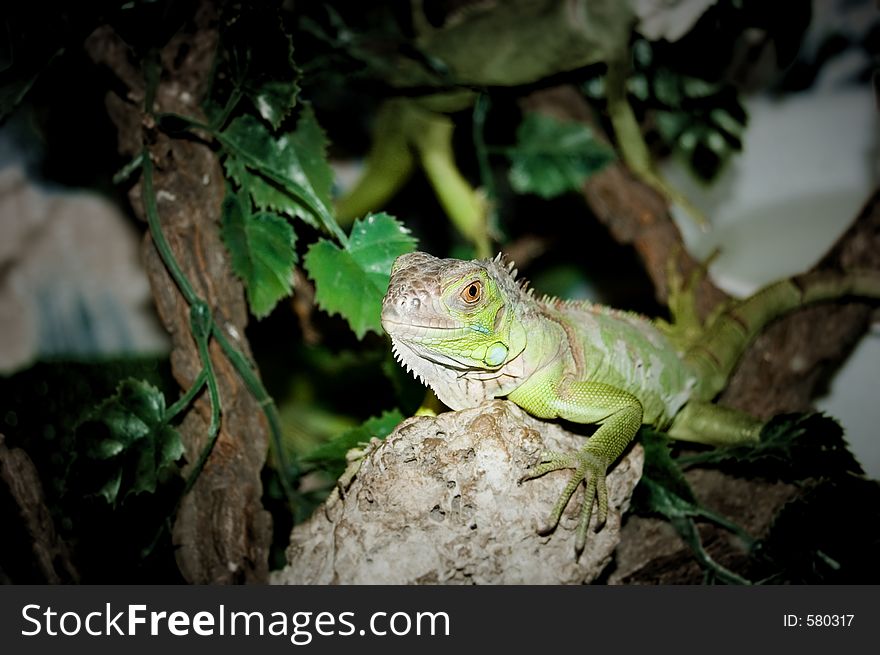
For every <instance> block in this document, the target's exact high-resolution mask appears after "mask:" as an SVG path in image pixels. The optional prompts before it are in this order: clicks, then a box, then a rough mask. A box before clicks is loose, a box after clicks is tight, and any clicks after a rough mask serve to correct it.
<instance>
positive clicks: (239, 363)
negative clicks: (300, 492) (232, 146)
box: [140, 56, 344, 502]
mask: <svg viewBox="0 0 880 655" xmlns="http://www.w3.org/2000/svg"><path fill="white" fill-rule="evenodd" d="M144 76H145V79H146V92H145V109H146V112H147V113H148V114H149V115H151V116H153V117H154V118H159V119H160V118H161V116H163V114H155V113H153V112H152V105H153V103H154V100H155V94H156V88H157V85H158V79H159V78H158V66H157V63H156V60H155V56H152V57H148V58H147V60H146V61H145V65H144ZM175 118H178V119H180V120H182V121H184V122H185V123H186V124H187V125H189V126H191V127H195V128H199V129H203V130H206V131H207V132H208V133H210V134H212V135H213V136H215V137H217V138H218V140H220V141H221V143H222V142H223V141H222V137H221V135H219V134H217V133H216V132H215V130H213V129H212V128H211V127H210V126H208V125H205V124H203V123H200V122H199V121H196V120H193V119H190V118H188V117H185V116H175ZM140 165H141V168H142V175H143V187H142V190H141V198H142V201H143V204H144V212H145V214H146V216H147V224H148V226H149V230H150V235H151V237H152V239H153V243H154V244H155V246H156V250H157V252H158V253H159V257H160V258H161V259H162V262H163V264H164V265H165V267H166V269H167V270H168V272H169V274H170V275H171V277H172V279H173V280H174V282H175V284H176V285H177V288H178V289H179V290H180V292H181V294H182V295H183V297H184V299H185V300H186V302H187V304H188V305H189V306H190V328H191V331H192V335H193V338H194V340H195V342H196V345H197V347H198V351H199V359H200V360H201V362H202V366H203V368H202V370H201V371H200V372H199V375H198V376H197V377H196V379H195V381H194V382H193V384H192V385H191V386H190V389H189V390H188V391H187V392H186V393H185V394H184V395H183V396H182V397H181V398H180V399H179V400H178V401H177V402H175V403H174V404H173V405H172V406H171V407H170V408H169V410H168V411H167V412H166V417H167V418H172V417H174V416H176V415H177V414H178V413H179V412H180V411H182V410H183V409H184V408H185V407H187V406H188V405H189V404H190V402H191V401H192V400H193V398H195V396H196V395H197V394H198V393H199V391H201V389H202V388H203V387H204V386H205V385H206V384H207V387H208V392H209V395H210V399H211V423H210V426H209V428H208V442H207V444H206V445H205V447H204V448H202V451H201V452H200V454H199V458H198V460H197V461H196V463H195V466H194V467H193V469H192V471H191V472H190V474H189V475H188V476H187V480H186V483H185V486H184V490H183V493H182V494H181V498H182V497H183V496H185V495H186V494H187V493H188V492H189V491H190V490H191V489H192V487H193V485H195V483H196V481H197V479H198V477H199V475H200V474H201V472H202V470H203V469H204V466H205V464H206V462H207V461H208V458H209V457H210V455H211V452H212V451H213V449H214V445H215V443H216V441H217V436H218V435H219V432H220V423H221V419H222V405H221V400H220V392H219V388H218V385H217V378H216V375H215V373H214V366H213V362H212V360H211V353H210V348H209V341H210V339H211V338H212V337H213V338H215V339H216V340H217V342H218V344H219V345H220V347H221V349H222V350H223V352H224V354H225V355H226V357H227V359H229V361H230V362H231V363H232V365H233V367H234V368H235V370H236V371H237V372H238V374H239V376H241V378H242V380H243V381H244V383H245V386H247V388H248V390H249V392H250V393H251V395H252V396H254V398H255V399H256V400H257V402H258V403H259V404H260V407H261V409H262V410H263V413H264V415H265V416H266V419H267V422H268V424H269V430H270V434H271V438H272V444H273V446H274V448H275V450H276V456H277V457H278V462H279V472H280V476H279V477H280V478H281V482H282V486H283V487H284V490H285V493H286V495H287V497H288V501H291V502H292V499H293V489H292V485H291V483H290V480H289V478H288V473H289V471H288V468H287V464H286V458H285V455H284V449H283V442H282V437H281V422H280V420H279V417H278V413H277V410H276V408H275V404H274V402H273V401H272V398H271V397H270V396H269V394H268V392H267V391H266V389H265V387H264V386H263V384H262V382H261V381H260V379H259V377H258V376H257V374H256V372H255V370H254V368H253V366H252V364H251V363H250V361H249V360H248V359H247V358H246V357H245V356H244V355H243V354H242V353H241V352H240V351H239V350H238V349H237V348H236V347H235V346H233V345H232V344H231V343H230V342H229V340H228V339H226V337H225V335H224V334H223V332H222V331H221V330H220V329H219V327H218V325H217V323H216V321H215V319H214V317H213V316H212V314H211V310H210V307H209V306H208V304H207V302H205V300H203V299H202V298H201V297H200V296H199V295H198V294H197V293H196V292H195V290H194V289H193V287H192V285H191V284H190V282H189V279H187V277H186V275H185V274H184V273H183V271H182V270H181V268H180V265H179V264H178V262H177V259H176V258H175V256H174V253H173V251H172V250H171V246H170V245H169V244H168V241H167V239H166V238H165V234H164V233H163V232H162V225H161V221H160V218H159V210H158V207H157V204H156V194H155V190H154V186H153V162H152V160H151V158H150V153H149V150H148V149H147V147H146V145H145V146H144V149H143V151H142V153H141V156H140ZM343 237H344V234H343Z"/></svg>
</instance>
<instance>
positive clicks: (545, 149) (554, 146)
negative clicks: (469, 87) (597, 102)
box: [506, 113, 615, 198]
mask: <svg viewBox="0 0 880 655" xmlns="http://www.w3.org/2000/svg"><path fill="white" fill-rule="evenodd" d="M506 154H507V156H508V157H509V158H510V161H511V168H510V175H509V177H510V185H511V186H512V187H513V189H514V190H515V191H516V192H517V193H534V194H537V195H539V196H541V197H542V198H554V197H556V196H559V195H562V194H563V193H566V192H569V191H577V190H579V189H580V188H581V186H582V185H583V183H584V181H585V180H586V179H587V178H588V177H590V176H591V175H593V174H594V173H597V172H599V171H600V170H602V169H603V168H604V167H605V166H607V165H608V164H609V163H611V162H612V161H613V160H614V158H615V155H614V151H613V150H611V148H609V147H608V146H606V145H605V144H603V143H601V142H599V141H597V140H596V138H595V137H594V136H593V132H592V130H591V129H590V128H589V127H587V126H586V125H583V124H582V123H573V122H563V121H560V120H558V119H556V118H553V117H552V116H545V115H543V114H537V113H530V114H527V115H526V117H525V118H524V119H523V121H522V123H520V125H519V127H518V128H517V131H516V145H514V146H513V147H511V148H508V149H507V151H506Z"/></svg>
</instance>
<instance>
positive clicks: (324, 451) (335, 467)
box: [303, 409, 404, 477]
mask: <svg viewBox="0 0 880 655" xmlns="http://www.w3.org/2000/svg"><path fill="white" fill-rule="evenodd" d="M403 418H404V417H403V414H401V413H400V411H399V410H396V409H394V410H390V411H386V412H382V415H381V416H378V417H373V418H368V419H367V420H366V421H364V422H363V423H362V424H361V425H359V426H357V427H356V428H352V429H351V430H346V431H345V432H343V433H342V434H341V435H339V436H338V437H336V438H335V439H332V440H331V441H328V442H327V443H324V444H321V445H320V446H318V447H317V448H315V449H313V450H312V451H311V452H309V453H308V454H307V455H306V456H305V457H304V458H303V459H304V460H305V461H307V462H311V463H313V464H315V465H316V466H318V467H320V468H323V469H325V470H326V471H327V472H328V473H330V474H331V475H333V476H334V477H339V475H341V474H342V471H343V470H345V466H346V459H345V456H346V453H348V451H349V450H351V449H352V448H357V447H358V446H359V445H361V444H366V443H369V441H370V439H372V438H374V437H375V438H377V439H384V438H385V437H387V436H388V435H389V434H390V433H391V431H392V430H394V428H396V427H397V426H398V424H400V422H401V421H402V420H403Z"/></svg>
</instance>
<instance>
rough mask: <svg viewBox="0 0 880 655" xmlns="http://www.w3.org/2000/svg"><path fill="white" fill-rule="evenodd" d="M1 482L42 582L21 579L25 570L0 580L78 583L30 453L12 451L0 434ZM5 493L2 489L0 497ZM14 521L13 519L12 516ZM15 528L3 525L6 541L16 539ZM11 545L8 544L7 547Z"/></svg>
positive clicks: (0, 573) (74, 569)
mask: <svg viewBox="0 0 880 655" xmlns="http://www.w3.org/2000/svg"><path fill="white" fill-rule="evenodd" d="M0 483H2V484H3V485H4V486H5V487H6V489H5V491H8V494H9V497H10V499H11V501H12V504H13V505H14V506H15V507H16V508H17V510H18V515H19V517H20V519H21V524H22V526H23V527H24V530H25V532H26V533H27V535H26V538H27V539H28V540H29V541H30V550H31V555H32V557H31V563H32V568H33V570H34V573H35V574H37V575H39V579H29V578H21V577H19V576H20V574H22V570H21V569H22V567H21V566H17V567H16V571H15V572H14V573H13V572H9V573H7V574H3V571H2V569H0V579H2V578H3V577H6V576H8V575H15V576H16V578H15V579H11V578H7V580H5V582H45V583H48V584H61V583H65V582H79V573H78V572H77V570H76V568H75V567H74V566H73V563H72V562H71V559H70V553H69V551H68V549H67V544H65V543H64V541H63V540H62V539H61V538H60V537H59V536H58V533H57V532H55V523H54V522H53V520H52V515H51V513H50V512H49V508H48V507H47V506H46V501H45V498H44V496H43V485H42V484H41V482H40V476H39V474H38V473H37V469H36V467H35V466H34V463H33V462H32V461H31V458H30V457H28V454H27V453H26V452H25V451H24V450H22V449H21V448H9V447H7V446H6V444H5V439H4V436H3V435H2V434H0ZM3 491H4V490H0V494H2V495H5V494H4V493H3ZM10 518H11V517H10ZM14 534H15V530H14V527H13V525H10V524H8V523H7V524H6V525H5V526H4V537H3V538H4V540H10V539H13V537H14ZM4 545H5V546H7V547H8V546H9V545H10V544H9V543H8V542H7V543H6V544H4Z"/></svg>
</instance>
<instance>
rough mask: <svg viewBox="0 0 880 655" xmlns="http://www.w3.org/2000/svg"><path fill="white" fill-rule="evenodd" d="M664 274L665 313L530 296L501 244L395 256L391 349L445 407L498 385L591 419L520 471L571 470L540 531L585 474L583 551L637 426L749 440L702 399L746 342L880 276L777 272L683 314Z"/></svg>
mask: <svg viewBox="0 0 880 655" xmlns="http://www.w3.org/2000/svg"><path fill="white" fill-rule="evenodd" d="M673 282H676V283H675V284H673V298H672V300H673V302H672V303H671V306H672V307H673V309H674V312H673V314H674V315H673V319H674V321H673V323H672V324H671V325H670V324H666V323H661V322H657V323H655V322H653V321H651V320H649V319H647V318H645V317H643V316H639V315H637V314H633V313H629V312H622V311H618V310H614V309H611V308H608V307H604V306H601V305H595V304H591V303H587V302H568V301H561V300H557V299H554V298H548V297H545V298H543V299H538V298H535V297H534V296H533V294H532V292H531V291H530V290H528V289H527V286H526V284H525V283H524V282H520V281H517V279H516V270H515V269H514V268H513V264H508V263H506V262H504V261H503V260H502V259H501V257H500V256H499V257H496V258H495V259H494V260H480V261H461V260H456V259H438V258H436V257H432V256H431V255H428V254H426V253H422V252H416V253H410V254H407V255H403V256H401V257H399V258H398V259H397V261H395V263H394V266H393V267H392V270H391V281H390V283H389V286H388V293H387V294H386V296H385V299H384V301H383V306H382V325H383V327H384V328H385V331H386V332H388V334H389V335H390V336H391V340H392V345H393V350H394V354H395V356H396V357H397V359H398V361H400V362H401V363H402V364H403V365H404V366H405V367H406V368H407V369H408V370H410V371H411V372H412V373H413V374H414V375H415V376H416V378H418V379H421V380H422V381H423V382H424V383H425V384H427V385H428V386H430V387H431V388H432V389H433V390H434V392H435V393H436V394H437V397H438V398H439V399H440V400H441V401H443V403H444V404H446V405H447V406H448V407H450V408H451V409H453V410H459V409H464V408H467V407H474V406H476V405H478V404H479V403H481V402H483V401H485V400H488V399H491V398H507V399H509V400H511V401H513V402H515V403H516V404H517V405H519V406H520V407H522V408H523V409H525V410H526V411H527V412H529V413H530V414H533V415H535V416H537V417H539V418H544V419H555V418H562V419H566V420H569V421H574V422H577V423H586V424H596V425H598V428H597V430H596V432H595V433H594V434H593V436H592V437H590V438H589V439H588V440H587V442H586V444H585V445H584V447H583V448H582V449H581V450H580V451H578V452H575V453H557V452H547V453H543V455H542V459H541V462H540V463H539V464H538V465H537V466H536V467H535V468H534V469H533V470H532V471H531V472H530V473H529V474H528V475H527V476H526V477H525V478H524V479H532V478H536V477H539V476H541V475H544V474H545V473H548V472H549V471H555V470H558V469H563V468H571V469H573V470H574V472H573V473H572V475H571V478H570V479H569V481H568V484H567V485H566V487H565V489H564V490H563V493H562V494H561V496H560V498H559V500H558V502H557V503H556V505H555V506H554V507H553V509H552V511H551V512H550V517H549V519H548V521H547V523H546V525H545V527H544V528H543V529H542V532H550V531H552V530H553V529H555V527H556V525H557V524H558V522H559V518H560V516H561V515H562V512H563V510H564V509H565V507H566V506H567V505H568V502H569V500H570V498H571V496H572V495H573V494H574V492H575V491H576V490H577V488H578V487H579V486H580V484H581V482H584V483H585V484H586V493H585V495H584V502H583V505H582V507H581V510H580V519H579V522H578V528H577V532H576V543H575V547H576V550H577V551H578V552H580V551H582V550H583V547H584V544H585V542H586V536H587V530H588V527H589V526H590V520H591V517H592V516H593V507H594V505H597V507H598V512H597V513H596V520H595V521H594V528H595V529H599V528H601V526H602V525H603V524H604V522H605V519H606V517H607V513H608V493H607V490H606V486H605V475H606V472H607V471H608V468H609V467H610V466H611V465H612V464H613V463H614V462H615V461H616V460H617V459H618V457H620V455H621V453H623V451H624V450H625V449H626V447H627V446H628V444H629V443H630V442H631V441H632V439H633V437H634V436H635V435H636V432H638V430H639V427H640V426H641V425H643V424H649V425H652V426H655V427H656V428H658V429H661V430H666V431H667V433H668V434H669V436H670V437H673V438H676V439H683V440H687V441H697V442H701V443H708V444H713V445H733V444H742V443H749V442H755V441H757V439H758V436H759V434H760V432H761V428H762V427H763V424H762V423H761V422H760V421H759V420H757V419H755V418H753V417H751V416H748V415H746V414H743V413H741V412H738V411H735V410H732V409H729V408H725V407H719V406H716V405H713V404H712V403H711V400H712V399H713V398H714V397H715V396H716V395H717V393H718V392H719V391H720V390H721V389H722V388H723V387H724V385H725V384H726V382H727V378H728V376H729V374H730V372H731V371H732V370H733V368H734V366H735V364H736V361H737V360H738V358H739V357H740V355H741V354H742V352H743V351H744V350H745V348H746V346H747V345H748V344H749V342H750V341H751V340H752V339H753V338H754V337H755V336H756V335H757V334H758V333H759V332H760V330H761V329H762V328H763V326H764V325H766V324H767V323H768V322H769V321H772V320H773V319H774V318H776V317H778V316H779V315H781V314H783V313H785V312H788V311H790V310H792V309H794V308H796V307H799V306H801V305H804V304H807V303H811V302H816V301H821V300H827V299H833V298H838V297H841V296H845V295H858V296H866V297H874V298H877V297H880V276H878V275H876V274H871V273H865V274H851V275H842V276H824V277H815V276H814V277H811V278H802V279H798V280H786V281H782V282H778V283H776V284H773V285H771V286H769V287H767V288H765V289H763V290H762V291H759V292H758V293H757V294H755V295H754V296H751V297H750V298H747V299H745V300H743V301H740V302H737V303H734V304H732V305H731V306H730V307H728V308H726V310H725V311H723V312H720V313H718V314H717V315H715V316H714V317H713V318H712V319H711V320H710V322H708V323H707V324H706V325H704V326H703V325H700V326H695V325H693V321H694V319H693V318H691V319H690V320H687V317H689V316H690V317H692V316H693V315H694V313H693V312H692V311H690V310H691V309H692V300H689V298H690V296H689V289H683V288H682V287H681V284H680V281H676V280H673ZM683 317H684V318H685V320H684V322H681V321H676V320H675V319H681V318H683ZM697 327H699V328H700V329H696V328H697Z"/></svg>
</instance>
